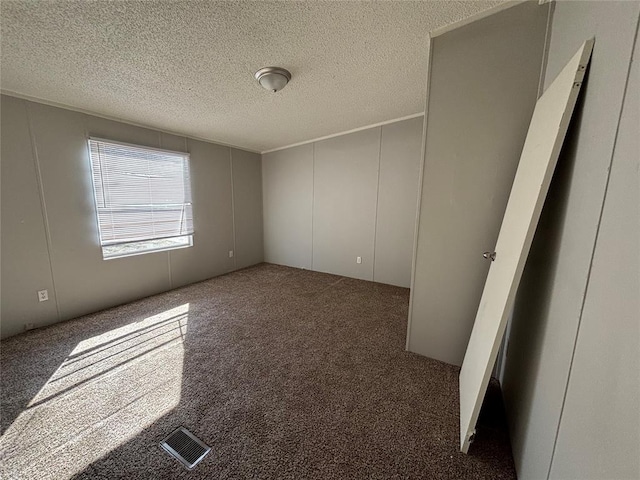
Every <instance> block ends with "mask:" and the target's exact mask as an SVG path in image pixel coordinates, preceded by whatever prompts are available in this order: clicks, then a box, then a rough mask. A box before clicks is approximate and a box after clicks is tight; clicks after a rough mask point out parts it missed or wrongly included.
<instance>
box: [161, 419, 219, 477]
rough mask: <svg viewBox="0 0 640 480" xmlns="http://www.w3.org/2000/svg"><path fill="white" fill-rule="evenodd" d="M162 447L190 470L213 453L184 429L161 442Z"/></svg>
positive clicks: (174, 432) (175, 431) (176, 431)
mask: <svg viewBox="0 0 640 480" xmlns="http://www.w3.org/2000/svg"><path fill="white" fill-rule="evenodd" d="M160 446H161V447H162V448H164V449H165V450H166V451H167V453H169V455H172V456H173V457H175V458H177V459H178V460H179V461H180V462H181V463H182V464H183V465H184V466H185V467H187V468H188V469H189V470H192V469H193V467H195V466H196V465H197V464H198V463H200V461H201V460H202V459H203V458H204V457H205V456H206V455H207V453H209V452H210V451H211V447H207V446H206V445H205V444H204V443H203V442H202V441H201V440H200V439H199V438H198V437H196V436H195V435H194V434H193V433H191V432H190V431H189V430H187V429H186V428H184V427H180V428H178V429H176V430H174V431H173V432H172V433H171V435H169V436H168V437H167V438H165V439H164V440H163V441H161V442H160Z"/></svg>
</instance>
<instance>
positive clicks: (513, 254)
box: [460, 39, 593, 453]
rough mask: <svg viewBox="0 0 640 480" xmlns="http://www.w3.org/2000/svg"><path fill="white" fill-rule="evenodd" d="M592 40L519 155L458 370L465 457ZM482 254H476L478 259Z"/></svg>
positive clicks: (546, 97) (558, 84)
mask: <svg viewBox="0 0 640 480" xmlns="http://www.w3.org/2000/svg"><path fill="white" fill-rule="evenodd" d="M592 48H593V39H592V40H588V41H586V42H585V43H584V44H583V45H582V47H581V48H580V49H579V50H578V52H577V53H576V54H575V56H574V57H573V58H572V59H571V60H570V61H569V63H568V64H567V65H566V66H565V67H564V69H563V70H562V72H560V74H559V75H558V77H557V78H556V79H555V80H554V81H553V83H552V84H551V85H550V86H549V88H547V90H546V91H545V92H544V94H543V95H542V96H541V97H540V99H538V101H537V103H536V107H535V110H534V112H533V117H532V118H531V124H530V125H529V131H528V132H527V138H526V140H525V143H524V148H523V149H522V155H521V156H520V163H519V164H518V170H517V172H516V176H515V179H514V181H513V186H512V187H511V194H510V196H509V202H508V203H507V209H506V211H505V214H504V218H503V220H502V226H501V227H500V234H499V235H498V242H497V244H496V248H495V255H493V252H488V253H489V255H487V256H489V257H495V258H494V259H493V261H492V263H491V267H490V268H489V275H488V276H487V281H486V283H485V286H484V291H483V292H482V299H481V301H480V306H479V307H478V313H477V314H476V319H475V323H474V325H473V331H472V333H471V338H470V340H469V345H468V346H467V351H466V353H465V357H464V362H463V363H462V370H461V371H460V450H462V451H463V452H464V453H467V451H468V450H469V444H470V443H471V441H472V439H473V436H474V434H475V428H476V422H477V420H478V414H479V413H480V407H481V406H482V401H483V399H484V394H485V392H486V389H487V384H488V382H489V377H490V375H491V370H492V369H493V365H494V363H495V361H496V356H497V355H498V349H499V348H500V342H501V341H502V337H503V335H504V330H505V327H506V323H507V317H508V315H509V312H510V311H511V308H512V306H513V300H514V297H515V294H516V292H517V290H518V284H519V283H520V278H521V276H522V270H523V269H524V264H525V262H526V260H527V256H528V255H529V248H530V247H531V241H532V239H533V234H534V233H535V231H536V226H537V224H538V219H539V218H540V212H541V211H542V205H543V204H544V200H545V197H546V196H547V190H549V183H550V182H551V177H552V175H553V170H554V169H555V166H556V162H557V160H558V155H559V154H560V148H561V147H562V143H563V141H564V137H565V135H566V133H567V128H568V126H569V120H570V119H571V114H572V113H573V107H574V106H575V103H576V99H577V97H578V93H579V91H580V86H581V84H582V79H583V77H584V72H585V70H586V68H587V64H588V62H589V57H590V56H591V50H592ZM480 254H481V252H478V255H480Z"/></svg>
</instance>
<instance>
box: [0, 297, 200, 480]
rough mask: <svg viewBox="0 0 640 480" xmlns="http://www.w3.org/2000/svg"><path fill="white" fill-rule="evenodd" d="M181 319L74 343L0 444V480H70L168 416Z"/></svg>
mask: <svg viewBox="0 0 640 480" xmlns="http://www.w3.org/2000/svg"><path fill="white" fill-rule="evenodd" d="M188 316H189V304H188V303H186V304H184V305H181V306H179V307H176V308H173V309H170V310H166V311H164V312H162V313H159V314H157V315H153V316H150V317H147V318H144V319H143V320H141V321H137V322H132V323H130V324H128V325H125V326H123V327H120V328H116V329H113V330H109V331H108V332H105V333H102V334H100V335H96V336H95V337H91V338H88V339H86V340H83V341H82V342H80V343H79V344H78V345H77V346H76V347H75V348H74V350H73V351H72V352H71V353H70V354H69V355H68V357H67V358H66V359H65V360H64V362H63V363H62V364H61V365H60V367H59V368H58V369H57V370H56V372H55V373H54V374H53V375H52V376H51V378H50V379H49V380H48V381H47V383H46V384H45V385H44V386H43V387H42V389H41V390H40V392H39V393H38V394H37V395H36V396H35V397H34V398H33V399H32V400H31V402H30V403H29V406H28V407H27V409H26V410H25V411H24V412H23V413H22V414H21V415H20V416H19V417H18V418H17V419H16V420H15V422H14V423H13V424H12V425H11V426H10V427H9V428H8V429H7V431H6V432H5V434H4V435H3V436H2V438H0V456H1V457H2V463H3V473H12V472H13V473H19V474H20V475H24V476H25V477H28V476H29V474H36V476H37V477H38V478H43V479H44V478H49V475H51V476H55V477H56V478H60V477H64V476H72V475H73V474H75V473H78V472H80V471H82V470H83V469H84V468H86V467H87V466H88V465H90V464H91V463H92V462H94V461H96V460H97V459H99V458H101V457H102V456H104V455H105V454H107V453H108V452H110V451H111V450H113V449H115V448H117V447H118V446H120V445H122V444H124V443H125V442H127V441H128V440H130V439H131V438H133V437H135V435H137V434H138V433H139V432H141V431H142V430H144V429H145V428H146V427H148V426H149V425H151V424H152V423H153V422H154V421H156V420H157V419H158V418H160V417H162V416H163V415H165V414H166V413H168V412H169V411H171V410H172V409H173V408H175V406H176V405H177V404H178V403H179V401H180V392H181V386H182V367H183V361H184V339H185V335H186V332H187V322H188ZM25 446H28V448H25ZM53 456H55V457H56V460H55V462H53V461H52V460H51V459H52V457H53ZM54 463H55V464H56V465H58V466H63V467H62V468H64V472H61V471H60V470H58V471H56V472H51V471H50V470H49V468H48V467H49V466H50V465H52V464H54ZM7 478H11V477H7ZM13 478H15V477H13Z"/></svg>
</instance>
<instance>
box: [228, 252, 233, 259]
mask: <svg viewBox="0 0 640 480" xmlns="http://www.w3.org/2000/svg"><path fill="white" fill-rule="evenodd" d="M229 258H233V250H229Z"/></svg>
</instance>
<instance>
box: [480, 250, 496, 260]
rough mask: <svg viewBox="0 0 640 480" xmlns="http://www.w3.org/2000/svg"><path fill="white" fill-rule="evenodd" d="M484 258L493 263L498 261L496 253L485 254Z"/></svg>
mask: <svg viewBox="0 0 640 480" xmlns="http://www.w3.org/2000/svg"><path fill="white" fill-rule="evenodd" d="M482 256H483V257H484V258H486V259H487V260H488V259H491V261H492V262H495V260H496V252H484V253H483V254H482Z"/></svg>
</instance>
